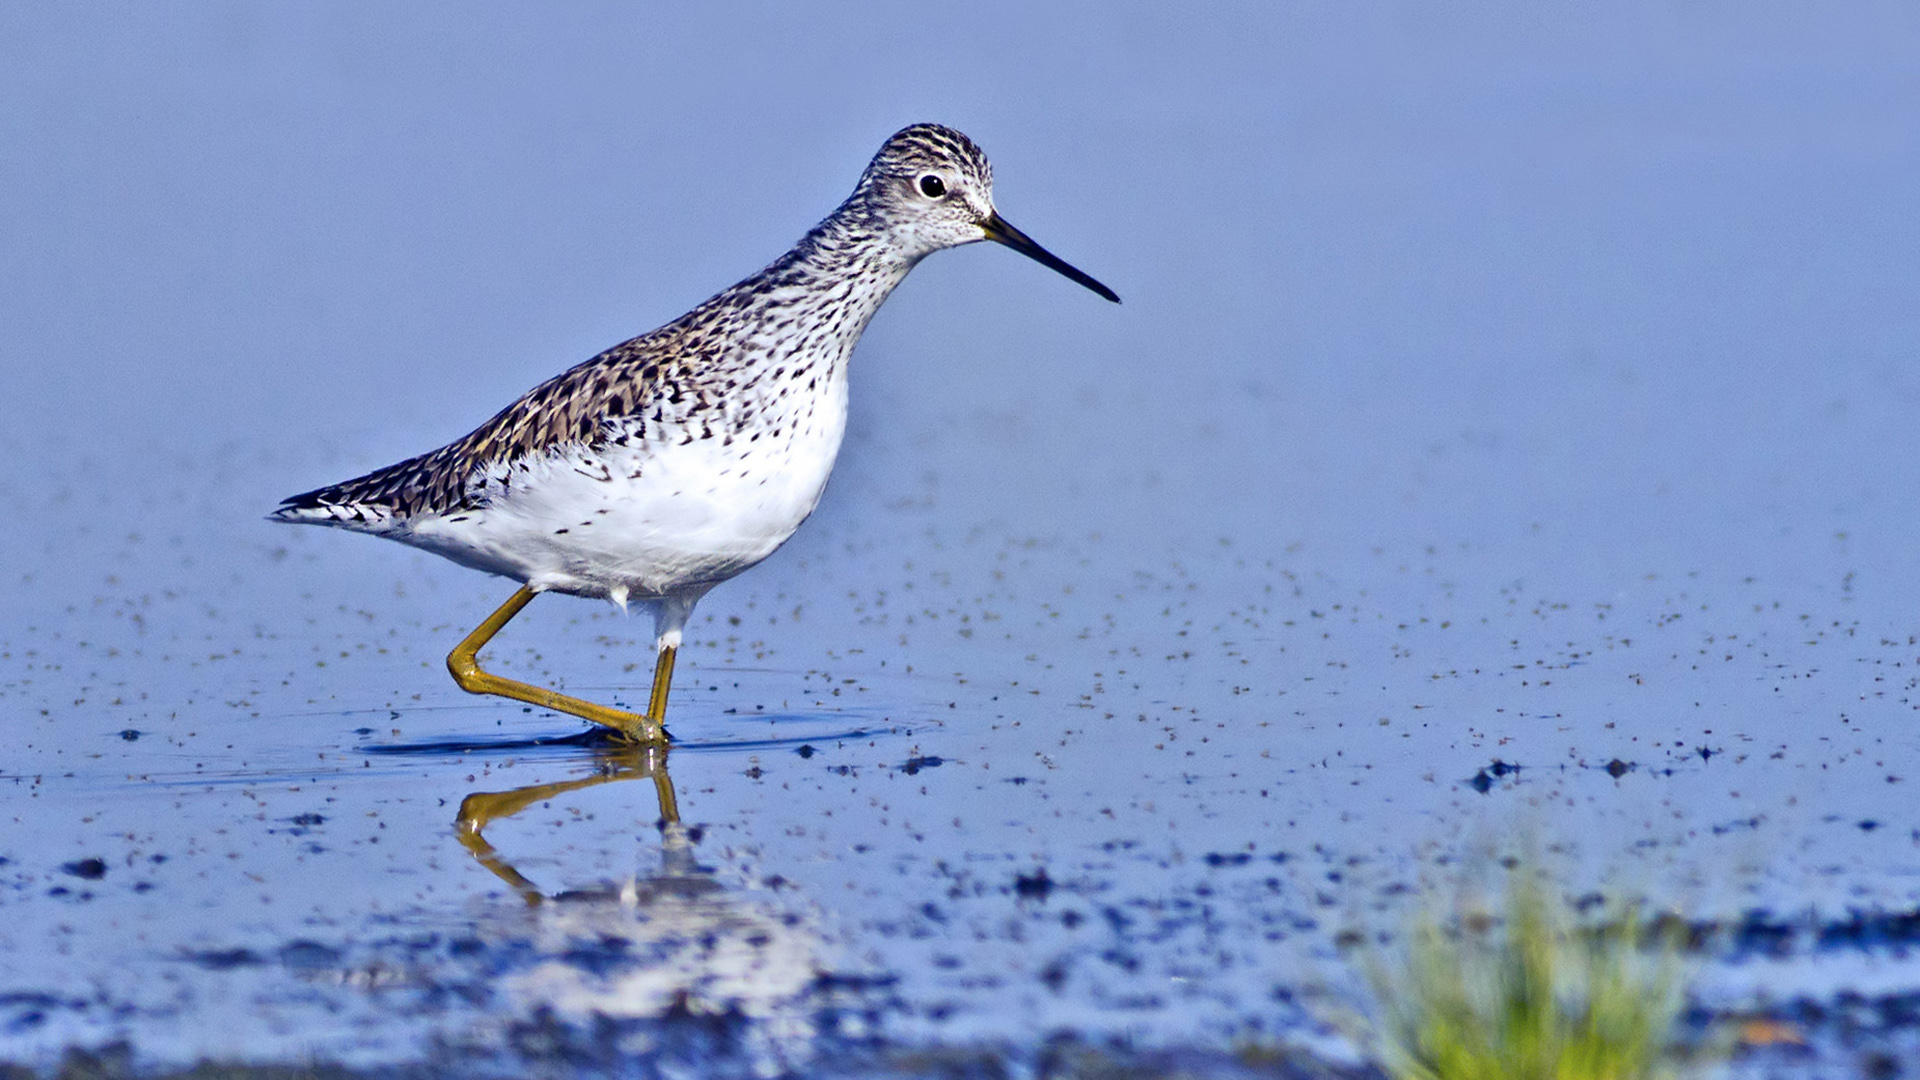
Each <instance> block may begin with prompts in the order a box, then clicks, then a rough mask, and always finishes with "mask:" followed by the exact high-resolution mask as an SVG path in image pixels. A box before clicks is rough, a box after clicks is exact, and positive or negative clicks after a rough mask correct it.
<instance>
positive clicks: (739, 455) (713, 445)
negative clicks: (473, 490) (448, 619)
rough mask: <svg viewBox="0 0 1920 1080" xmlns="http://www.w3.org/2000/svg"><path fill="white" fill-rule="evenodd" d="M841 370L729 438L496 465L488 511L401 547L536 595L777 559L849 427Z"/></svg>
mask: <svg viewBox="0 0 1920 1080" xmlns="http://www.w3.org/2000/svg"><path fill="white" fill-rule="evenodd" d="M836 368H837V370H835V371H834V373H833V375H832V376H830V377H828V378H827V379H825V380H823V381H824V383H825V385H824V386H821V387H820V388H819V389H818V390H816V391H815V392H813V393H810V394H793V395H790V396H789V397H788V398H786V399H783V400H782V401H780V402H775V403H771V404H770V405H769V406H767V407H765V408H763V409H762V410H761V411H760V413H759V414H758V415H757V416H756V418H755V419H756V423H755V425H754V426H753V427H752V428H751V429H749V430H745V431H742V432H735V433H732V434H731V437H728V435H727V434H725V433H716V434H715V435H713V436H711V437H707V438H694V439H692V440H691V441H685V439H686V436H685V435H684V434H682V435H679V436H677V437H675V436H673V435H671V434H669V436H668V437H665V438H662V437H659V433H657V432H655V433H651V435H652V437H649V438H646V439H634V440H631V441H630V443H629V445H626V446H618V445H612V446H607V447H605V448H602V449H599V450H593V451H587V450H584V449H580V448H575V449H572V450H568V451H563V452H560V453H555V454H550V455H546V456H543V457H537V458H533V459H529V460H527V461H524V462H520V463H517V464H514V465H511V466H508V467H505V468H504V469H498V470H496V471H495V473H493V474H490V476H489V479H488V482H487V483H486V485H485V489H484V490H485V493H486V497H487V498H486V501H487V505H486V506H485V507H484V508H482V509H477V510H468V511H457V512H454V513H450V514H447V515H443V516H437V517H431V518H422V519H418V520H416V521H415V522H413V523H412V527H411V530H410V535H408V536H406V537H404V538H403V539H405V540H407V541H408V542H410V543H413V544H416V545H418V546H421V547H424V548H428V549H430V550H433V551H436V552H438V553H440V554H443V555H446V556H448V557H450V558H452V559H454V560H455V561H457V562H461V563H464V564H466V565H468V566H473V567H476V568H478V569H482V570H488V571H492V572H494V573H498V574H504V575H506V576H508V577H513V578H516V579H519V580H522V581H525V582H527V583H528V584H530V585H533V586H534V587H535V588H539V589H552V590H555V591H559V592H567V593H574V594H577V595H582V596H597V597H613V598H615V599H625V598H626V597H629V596H631V597H632V598H634V599H654V598H659V597H663V596H668V595H675V594H680V593H685V592H688V591H695V592H703V591H705V588H706V587H707V586H710V585H712V584H715V583H717V582H720V581H724V580H726V579H727V578H730V577H732V576H734V575H735V574H738V573H740V572H741V571H743V570H745V569H747V568H748V567H750V566H753V565H754V564H755V563H758V562H759V561H761V560H762V559H765V558H766V557H767V556H769V555H771V554H773V552H774V550H775V549H776V548H778V547H779V546H780V545H781V544H782V543H784V542H785V541H786V539H787V538H788V537H790V536H792V535H793V532H794V530H795V529H797V528H799V527H800V523H801V522H803V521H805V520H806V518H807V515H808V514H811V513H812V512H813V508H814V507H815V506H816V505H818V504H819V502H820V495H821V493H822V492H823V491H824V490H825V488H826V483H827V477H828V475H829V474H830V473H831V472H832V471H833V463H834V459H835V458H836V457H837V456H838V454H839V452H840V440H841V437H842V435H844V434H845V432H846V423H847V386H846V377H845V366H844V365H836ZM756 436H757V437H756Z"/></svg>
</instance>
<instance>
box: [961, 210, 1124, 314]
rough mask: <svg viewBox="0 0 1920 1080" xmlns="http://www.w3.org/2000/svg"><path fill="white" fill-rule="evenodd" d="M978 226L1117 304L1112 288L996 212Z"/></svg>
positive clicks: (1036, 260)
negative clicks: (1050, 249)
mask: <svg viewBox="0 0 1920 1080" xmlns="http://www.w3.org/2000/svg"><path fill="white" fill-rule="evenodd" d="M980 227H981V228H982V229H984V230H985V231H986V234H987V239H989V240H991V241H993V242H994V243H996V244H1005V245H1007V246H1008V247H1010V248H1012V249H1013V250H1015V251H1017V252H1019V253H1020V254H1022V255H1025V256H1026V257H1027V258H1029V259H1032V260H1033V261H1034V262H1037V263H1039V264H1040V265H1041V266H1045V267H1048V268H1049V269H1053V270H1057V271H1059V272H1060V273H1061V274H1064V275H1066V276H1067V277H1068V278H1071V279H1072V280H1074V281H1077V282H1079V283H1080V284H1082V285H1085V286H1086V287H1087V288H1089V289H1092V290H1093V291H1094V292H1097V293H1099V294H1100V295H1101V296H1104V297H1106V298H1107V299H1109V300H1111V301H1113V302H1114V303H1116V304H1117V303H1119V302H1120V297H1119V295H1118V294H1116V293H1115V292H1114V291H1113V290H1112V289H1109V288H1107V287H1106V286H1105V285H1102V284H1100V283H1099V282H1097V281H1095V280H1093V279H1092V278H1090V277H1088V276H1087V275H1085V274H1083V273H1081V272H1080V271H1079V270H1078V269H1076V268H1075V267H1074V266H1073V265H1072V264H1071V263H1069V262H1067V261H1066V260H1065V259H1062V258H1060V257H1059V256H1057V255H1055V254H1054V253H1053V252H1051V251H1048V250H1047V249H1046V248H1043V247H1041V246H1040V245H1039V244H1036V243H1034V242H1033V238H1032V237H1030V236H1028V235H1027V234H1026V233H1023V232H1021V231H1020V230H1019V229H1016V228H1014V227H1013V226H1011V225H1009V224H1007V222H1006V219H1004V218H1002V217H1001V216H1000V215H999V214H998V213H995V214H994V215H993V216H992V217H990V218H988V219H987V220H986V221H984V222H982V223H981V225H980Z"/></svg>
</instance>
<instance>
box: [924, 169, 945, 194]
mask: <svg viewBox="0 0 1920 1080" xmlns="http://www.w3.org/2000/svg"><path fill="white" fill-rule="evenodd" d="M946 193H947V182H946V181H945V180H942V179H940V178H939V177H937V176H935V175H933V174H932V173H928V174H927V175H925V176H923V177H921V178H920V194H922V195H925V196H926V197H927V198H929V199H937V198H939V197H941V196H942V195H945V194H946Z"/></svg>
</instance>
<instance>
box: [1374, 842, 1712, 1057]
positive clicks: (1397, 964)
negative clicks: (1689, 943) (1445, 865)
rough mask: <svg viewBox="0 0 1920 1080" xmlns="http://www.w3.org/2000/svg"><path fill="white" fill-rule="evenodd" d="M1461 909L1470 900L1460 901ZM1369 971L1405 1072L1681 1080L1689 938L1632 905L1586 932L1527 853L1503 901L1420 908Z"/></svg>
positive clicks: (1384, 1046)
mask: <svg viewBox="0 0 1920 1080" xmlns="http://www.w3.org/2000/svg"><path fill="white" fill-rule="evenodd" d="M1462 907H1463V908H1465V907H1466V905H1462ZM1367 974H1368V979H1369V981H1370V982H1371V983H1372V986H1373V992H1374V996H1375V999H1376V1003H1377V1005H1378V1015H1379V1021H1378V1023H1377V1026H1376V1028H1375V1031H1374V1035H1375V1042H1376V1044H1377V1047H1378V1051H1379V1054H1380V1057H1381V1059H1382V1063H1383V1064H1384V1065H1385V1066H1386V1068H1387V1071H1388V1072H1389V1073H1390V1074H1391V1075H1392V1076H1393V1077H1394V1078H1395V1080H1675V1078H1678V1077H1680V1076H1681V1075H1683V1071H1682V1065H1681V1063H1680V1060H1679V1058H1678V1057H1677V1056H1676V1054H1675V1046H1674V1039H1675V1034H1676V1031H1677V1027H1678V1022H1679V1018H1680V1012H1681V1009H1682V1006H1683V1004H1684V998H1685V986H1684V979H1683V977H1682V976H1683V968H1682V962H1681V958H1680V952H1679V943H1678V942H1677V941H1675V940H1674V939H1673V938H1672V937H1671V936H1670V935H1657V934H1655V933H1654V932H1652V931H1651V930H1650V929H1649V928H1648V926H1647V924H1646V922H1645V920H1644V919H1642V918H1640V917H1639V916H1638V915H1636V914H1635V913H1633V912H1632V911H1630V910H1627V909H1625V908H1622V909H1619V910H1617V911H1615V912H1613V913H1612V914H1611V916H1610V917H1609V918H1608V919H1607V920H1605V921H1603V924H1602V925H1601V926H1600V927H1599V928H1586V929H1583V928H1581V927H1580V926H1579V925H1578V922H1577V920H1576V919H1575V918H1574V915H1573V913H1572V912H1571V911H1570V910H1569V909H1568V907H1567V906H1566V904H1565V903H1564V902H1562V901H1561V900H1560V899H1559V897H1558V896H1557V895H1555V894H1554V893H1553V892H1552V891H1551V890H1550V889H1549V887H1548V885H1547V882H1546V880H1545V877H1544V875H1543V874H1542V873H1540V872H1539V871H1538V870H1537V869H1535V868H1533V867H1532V866H1531V864H1528V863H1522V864H1521V865H1519V866H1518V867H1516V868H1514V869H1511V870H1509V872H1508V874H1507V883H1506V890H1505V893H1504V895H1503V896H1502V897H1501V900H1500V910H1498V911H1496V912H1487V911H1484V910H1482V911H1479V912H1474V911H1470V910H1462V911H1461V912H1459V913H1457V914H1456V915H1455V916H1454V917H1452V918H1450V919H1449V918H1445V917H1443V916H1442V915H1441V914H1440V913H1439V912H1436V911H1435V910H1434V908H1433V907H1432V906H1428V907H1426V908H1424V909H1423V910H1421V911H1420V912H1418V913H1416V915H1415V916H1414V917H1413V918H1412V920H1411V925H1410V926H1409V927H1408V929H1407V932H1406V942H1405V947H1404V951H1403V953H1402V954H1401V955H1400V956H1399V957H1398V958H1397V959H1395V960H1393V961H1388V960H1386V959H1383V958H1378V957H1376V958H1375V960H1374V962H1373V963H1372V964H1371V965H1370V966H1369V970H1368V972H1367Z"/></svg>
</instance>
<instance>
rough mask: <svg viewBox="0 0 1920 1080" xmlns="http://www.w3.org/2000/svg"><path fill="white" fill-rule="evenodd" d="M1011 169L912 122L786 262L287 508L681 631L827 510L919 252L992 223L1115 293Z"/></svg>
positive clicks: (1001, 235) (1033, 251)
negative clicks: (1076, 263)
mask: <svg viewBox="0 0 1920 1080" xmlns="http://www.w3.org/2000/svg"><path fill="white" fill-rule="evenodd" d="M992 183H993V177H992V170H991V168H990V166H989V165H988V163H987V160H986V157H985V155H984V154H982V153H981V152H980V150H979V148H978V147H977V146H975V145H974V144H973V142H972V141H971V140H969V139H968V138H967V137H966V136H965V135H962V134H960V133H959V132H957V131H954V130H952V129H951V128H945V127H940V126H938V125H933V124H917V125H914V126H912V127H909V128H906V129H904V130H902V131H900V132H898V133H896V134H895V135H894V136H893V137H892V138H890V139H888V140H887V142H886V144H885V145H884V146H882V147H881V149H880V152H879V153H878V154H877V155H875V157H874V159H873V161H872V162H871V163H870V164H869V165H868V166H867V168H866V170H865V171H864V172H863V173H862V174H861V177H860V181H859V183H858V184H857V185H856V186H855V188H854V191H853V194H852V195H850V196H849V197H848V198H847V200H846V201H845V202H844V203H842V204H841V205H840V207H839V208H838V209H836V210H835V211H834V212H833V213H832V214H831V215H829V216H828V217H827V218H826V219H825V220H824V221H822V222H821V223H820V224H819V225H817V226H815V227H814V228H813V229H812V230H811V231H810V232H808V233H807V234H806V235H805V236H804V237H802V238H801V240H800V242H799V243H798V244H796V245H795V246H794V248H793V250H791V251H789V252H787V253H786V254H785V255H783V256H782V257H781V258H779V259H778V260H776V261H774V262H773V263H772V264H771V265H770V266H768V267H767V268H766V269H764V270H762V271H760V272H759V273H757V274H755V275H754V276H752V277H750V278H748V279H746V280H745V281H742V282H740V283H739V284H737V285H735V286H733V287H732V288H730V289H727V290H726V291H724V292H722V293H720V294H719V295H717V296H715V297H713V298H712V299H710V300H708V301H706V302H705V303H703V304H701V305H700V306H699V307H696V308H694V309H693V310H692V311H690V312H688V313H687V314H685V315H682V316H681V317H680V318H678V319H675V320H674V321H673V322H671V323H668V324H667V325H665V326H663V327H661V328H659V329H658V330H654V331H652V332H651V333H647V334H643V335H641V336H639V337H636V338H634V339H632V340H630V341H627V342H624V343H622V344H620V345H616V346H614V347H613V348H611V349H608V350H607V351H605V352H603V353H601V354H600V355H598V356H596V357H594V358H593V359H591V360H588V361H586V362H585V363H583V364H580V365H578V366H576V367H574V368H572V369H570V370H568V371H566V372H563V373H562V374H560V375H557V376H555V377H554V378H552V379H549V380H547V381H546V382H544V383H542V384H540V385H539V386H537V387H535V388H534V389H533V390H531V391H529V392H528V393H527V394H526V395H525V396H523V397H521V398H520V399H519V400H518V401H516V402H514V403H513V404H512V405H510V406H508V407H507V408H505V409H503V410H501V411H500V412H499V413H498V414H497V415H495V416H494V417H493V418H492V419H490V420H488V421H487V422H486V423H484V424H482V425H481V426H480V427H478V428H477V429H475V430H474V431H473V432H471V433H470V434H468V435H466V436H465V437H463V438H461V439H458V440H456V441H454V442H452V443H450V444H448V445H447V446H444V447H441V448H440V449H438V450H434V451H432V452H429V453H426V454H422V455H420V456H419V457H415V458H411V459H409V460H407V461H403V462H400V463H398V464H396V465H390V466H388V467H386V468H384V469H379V470H376V471H374V472H371V473H368V474H367V475H365V476H361V477H358V478H356V479H353V480H348V481H345V482H344V483H340V484H335V485H332V486H330V487H324V488H320V489H317V490H315V491H310V492H306V493H304V494H301V495H295V496H293V497H291V498H289V499H287V500H286V501H285V502H284V503H283V504H282V505H281V506H280V508H279V509H277V510H276V511H275V512H274V513H273V515H272V516H273V518H274V519H275V520H279V521H285V522H293V523H305V524H319V525H332V526H338V527H342V528H347V529H351V530H355V531H360V532H368V533H373V534H375V535H379V536H384V537H388V538H390V539H395V540H399V541H402V542H404V543H409V544H413V545H415V546H418V547H422V548H426V549H428V550H431V551H434V552H436V553H438V554H441V555H445V556H447V557H448V558H451V559H453V560H455V561H457V562H460V563H462V564H465V565H468V566H473V567H476V568H478V569H482V570H487V571H490V572H493V573H498V574H502V575H504V576H507V577H512V578H515V579H516V580H519V581H522V582H525V583H526V584H527V585H528V586H529V588H531V589H532V590H533V591H535V592H543V591H558V592H566V593H572V594H575V595H580V596H590V597H603V598H608V599H612V600H614V601H616V602H619V603H621V604H623V605H624V604H625V603H627V602H628V600H630V599H631V600H638V601H642V602H647V603H650V604H652V605H653V606H654V607H655V610H656V613H657V617H658V627H657V630H658V634H659V636H660V641H661V646H662V648H668V647H671V646H673V645H677V644H678V641H679V636H680V629H681V626H682V624H683V623H684V622H685V619H686V617H687V615H688V614H690V613H691V611H692V608H693V604H694V603H695V602H697V601H698V599H699V598H700V596H701V595H703V594H704V593H705V592H706V591H707V590H708V589H710V588H712V587H713V586H714V585H715V584H718V583H719V582H720V581H724V580H726V579H727V578H729V577H732V576H733V575H735V574H738V573H739V572H741V571H742V570H745V569H746V568H748V567H750V566H752V565H753V564H755V563H757V562H759V561H760V560H762V559H764V558H765V557H766V556H767V555H770V554H772V552H773V551H774V550H775V549H776V548H778V547H779V545H780V544H781V543H783V542H785V540H786V539H787V538H788V537H789V536H791V535H792V534H793V532H794V530H795V529H797V528H798V527H799V525H800V523H801V522H802V521H804V520H805V519H806V517H807V515H808V514H810V513H811V512H812V511H813V508H814V506H815V505H816V504H817V503H818V501H819V498H820V495H821V492H822V491H823V490H824V488H825V485H826V481H827V476H828V474H829V473H830V472H831V471H832V467H833V462H834V459H835V457H836V455H837V454H838V451H839V446H840V440H841V435H842V434H843V433H844V431H845V427H846V409H847V396H846V395H847V390H846V383H847V366H848V360H849V357H850V356H851V354H852V352H853V348H854V345H855V343H856V342H857V341H858V340H859V338H860V334H861V332H862V331H863V330H865V329H866V326H867V323H868V321H869V320H871V319H872V317H873V315H874V313H875V312H876V311H877V310H878V309H879V307H880V304H881V303H882V302H883V301H884V300H885V299H886V298H887V295H888V294H889V293H890V292H892V291H893V288H894V287H895V286H896V285H898V284H899V283H900V281H901V280H902V279H903V278H904V277H905V276H906V274H907V272H908V271H909V270H911V269H912V268H913V266H914V265H915V264H916V263H918V262H919V261H920V259H922V258H924V257H926V256H927V255H929V254H931V253H933V252H934V251H938V250H940V249H942V248H946V247H953V246H957V245H959V244H964V243H971V242H974V241H977V240H982V239H993V240H997V241H999V242H1001V243H1005V244H1007V245H1008V246H1010V247H1013V248H1015V249H1016V250H1019V251H1022V252H1023V253H1025V254H1028V255H1030V256H1032V257H1033V258H1035V259H1038V260H1039V261H1041V262H1043V263H1045V264H1046V265H1049V266H1052V267H1053V268H1055V269H1057V270H1060V271H1061V272H1062V273H1065V274H1067V275H1068V276H1069V277H1072V278H1074V279H1075V280H1077V281H1080V282H1081V283H1082V284H1085V285H1087V286H1088V287H1089V288H1092V289H1094V290H1095V291H1097V292H1100V293H1101V294H1102V295H1104V296H1106V297H1108V298H1109V299H1117V298H1116V297H1114V296H1113V294H1112V293H1111V292H1110V291H1108V290H1107V289H1106V288H1105V286H1102V285H1100V284H1099V283H1098V282H1095V281H1093V280H1092V279H1091V278H1088V277H1086V275H1084V274H1081V273H1080V272H1079V271H1077V270H1075V269H1073V268H1072V267H1070V266H1067V265H1066V264H1065V263H1062V262H1060V261H1059V260H1058V259H1055V258H1054V257H1053V256H1052V255H1050V254H1048V253H1047V252H1046V251H1045V250H1044V249H1041V248H1040V247H1039V246H1038V245H1035V244H1034V243H1033V242H1032V241H1031V240H1028V239H1027V238H1026V237H1025V236H1024V235H1022V234H1020V233H1019V232H1018V230H1015V229H1013V228H1012V227H1011V226H1009V225H1007V224H1006V223H1005V222H1004V221H1003V220H1002V219H1001V218H1000V217H999V215H998V214H997V213H996V212H995V210H994V208H993V203H992Z"/></svg>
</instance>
